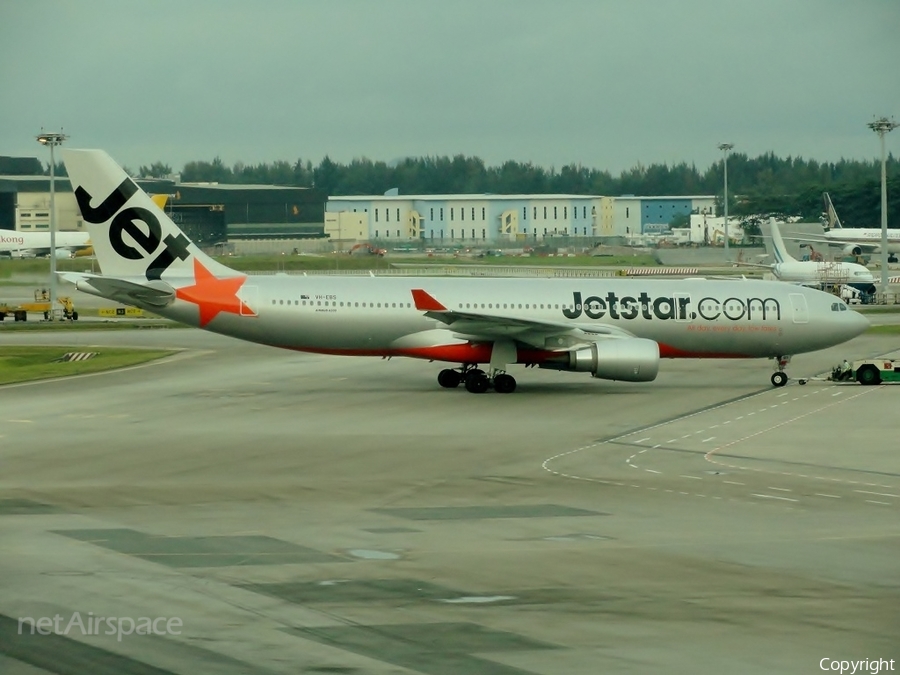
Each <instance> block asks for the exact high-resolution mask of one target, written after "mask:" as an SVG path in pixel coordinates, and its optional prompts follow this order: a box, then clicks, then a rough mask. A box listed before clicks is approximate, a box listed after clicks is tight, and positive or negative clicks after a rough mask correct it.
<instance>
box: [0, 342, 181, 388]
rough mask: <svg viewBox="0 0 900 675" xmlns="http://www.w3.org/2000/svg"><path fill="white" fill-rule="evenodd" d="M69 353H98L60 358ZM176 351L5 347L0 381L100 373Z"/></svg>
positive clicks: (0, 358)
mask: <svg viewBox="0 0 900 675" xmlns="http://www.w3.org/2000/svg"><path fill="white" fill-rule="evenodd" d="M67 352H97V356H95V357H94V358H92V359H88V360H87V361H73V362H63V361H57V359H59V358H61V357H62V356H63V354H66V353H67ZM174 353H175V352H173V351H172V350H165V349H122V348H112V347H93V348H90V347H2V348H0V384H11V383H13V382H29V381H31V380H44V379H47V378H50V377H65V376H70V375H83V374H85V373H97V372H102V371H104V370H113V369H115V368H123V367H125V366H133V365H136V364H138V363H146V362H147V361H153V360H155V359H160V358H162V357H164V356H169V355H170V354H174Z"/></svg>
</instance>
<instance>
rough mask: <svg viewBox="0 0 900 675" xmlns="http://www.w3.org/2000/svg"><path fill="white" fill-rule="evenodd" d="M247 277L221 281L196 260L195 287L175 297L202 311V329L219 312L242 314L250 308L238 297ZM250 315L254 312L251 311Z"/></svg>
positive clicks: (183, 289)
mask: <svg viewBox="0 0 900 675" xmlns="http://www.w3.org/2000/svg"><path fill="white" fill-rule="evenodd" d="M245 281H247V277H246V276H241V277H228V278H226V279H219V278H217V277H216V276H214V275H213V273H212V272H210V271H209V270H208V269H206V268H205V267H204V266H203V265H202V264H201V263H200V261H199V260H197V259H196V258H194V285H193V286H185V287H183V288H179V289H177V290H176V291H175V297H177V298H179V299H180V300H184V301H186V302H193V303H194V304H195V305H197V307H198V308H199V309H200V327H201V328H202V327H203V326H205V325H206V324H208V323H209V322H210V321H212V320H213V319H215V318H216V316H218V314H219V312H228V313H229V314H242V313H247V312H242V311H241V308H242V307H244V308H246V309H247V310H249V308H248V307H247V306H246V305H244V303H243V301H242V300H241V299H240V298H239V297H238V295H237V292H238V291H239V290H240V288H241V286H243V285H244V282H245ZM249 313H250V314H253V313H254V312H253V311H252V310H250V311H249Z"/></svg>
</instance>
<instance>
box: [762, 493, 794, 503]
mask: <svg viewBox="0 0 900 675" xmlns="http://www.w3.org/2000/svg"><path fill="white" fill-rule="evenodd" d="M750 496H751V497H759V498H760V499H780V500H781V501H783V502H799V501H800V500H799V499H791V498H790V497H779V496H777V495H759V494H756V493H755V492H752V493H750Z"/></svg>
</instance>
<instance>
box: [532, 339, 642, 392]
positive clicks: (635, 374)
mask: <svg viewBox="0 0 900 675" xmlns="http://www.w3.org/2000/svg"><path fill="white" fill-rule="evenodd" d="M561 356H562V357H564V358H561V359H560V360H558V361H556V360H555V361H548V362H546V363H542V364H540V367H541V368H554V369H556V370H576V371H579V372H586V373H590V374H591V375H592V376H594V377H598V378H601V379H603V380H622V381H625V382H650V381H652V380H655V379H656V375H657V373H659V345H658V344H656V342H654V341H653V340H647V339H644V338H622V339H609V340H602V341H600V342H595V343H593V344H592V345H591V346H590V347H584V348H583V349H576V350H575V351H571V352H566V353H565V354H563V355H561Z"/></svg>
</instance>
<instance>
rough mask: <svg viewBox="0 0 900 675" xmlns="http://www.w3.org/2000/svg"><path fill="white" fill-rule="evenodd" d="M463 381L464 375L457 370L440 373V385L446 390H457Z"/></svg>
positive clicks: (445, 370) (447, 369)
mask: <svg viewBox="0 0 900 675" xmlns="http://www.w3.org/2000/svg"><path fill="white" fill-rule="evenodd" d="M461 381H462V375H460V374H459V373H458V372H456V371H455V370H450V369H449V368H445V369H444V370H442V371H441V372H440V373H438V384H439V385H441V386H442V387H443V388H444V389H456V388H457V387H458V386H459V383H460V382H461Z"/></svg>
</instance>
